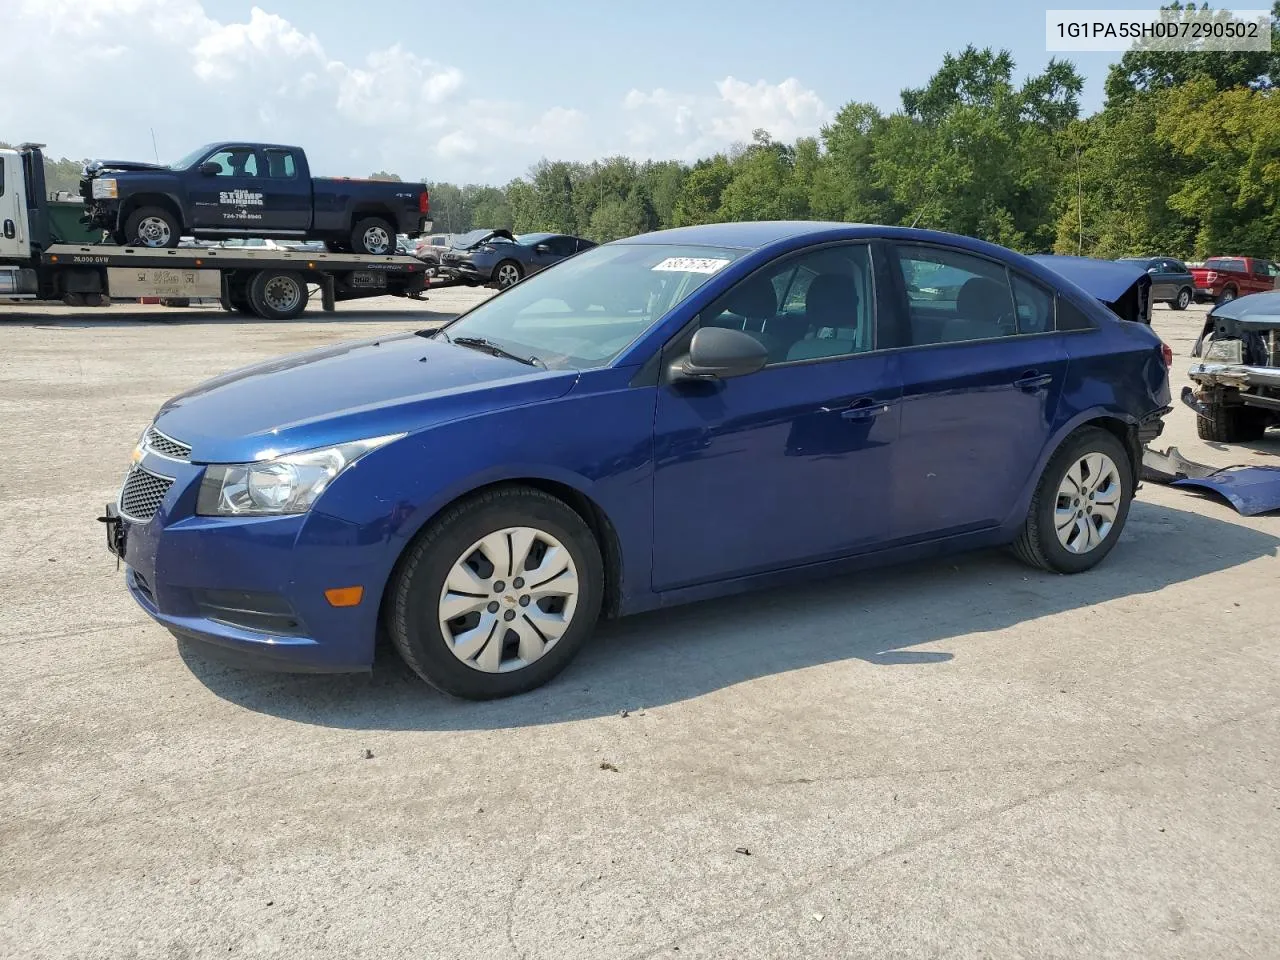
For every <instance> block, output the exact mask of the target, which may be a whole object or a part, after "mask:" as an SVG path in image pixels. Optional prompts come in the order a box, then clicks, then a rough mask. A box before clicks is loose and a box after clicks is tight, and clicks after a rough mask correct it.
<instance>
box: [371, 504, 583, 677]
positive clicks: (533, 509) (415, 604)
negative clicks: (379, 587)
mask: <svg viewBox="0 0 1280 960" xmlns="http://www.w3.org/2000/svg"><path fill="white" fill-rule="evenodd" d="M518 526H523V527H535V528H536V529H538V530H541V531H544V532H545V533H547V534H550V535H551V536H553V537H555V538H556V539H557V540H559V541H560V543H561V544H563V545H564V546H565V548H566V549H567V551H568V553H569V555H570V557H571V558H572V559H573V563H574V565H575V567H576V568H577V573H578V597H577V606H576V608H575V610H574V612H573V614H572V617H571V619H570V621H569V626H568V627H567V628H566V630H565V632H564V633H563V634H562V635H561V636H560V638H559V639H558V640H556V641H555V642H554V643H553V644H551V645H550V646H549V649H547V651H546V652H545V653H544V654H542V655H541V656H540V657H539V658H538V659H536V660H533V662H532V663H530V664H529V665H528V666H524V667H520V668H518V669H513V670H511V671H509V672H506V673H491V672H485V671H483V670H481V669H479V668H478V667H473V666H469V665H468V664H466V663H464V662H463V661H462V660H460V659H459V658H458V657H457V656H455V655H454V653H453V652H452V650H451V649H450V646H449V642H450V641H449V639H447V638H446V637H445V631H444V630H443V629H442V628H441V624H440V621H439V603H440V597H441V593H442V591H443V589H444V585H445V581H446V579H447V578H448V576H449V574H450V571H451V570H452V569H453V567H454V565H455V564H457V563H458V562H459V561H460V560H463V559H465V556H464V551H466V550H468V548H469V547H470V546H471V545H472V544H475V543H477V542H478V541H479V540H481V539H482V538H484V537H486V536H488V535H489V534H491V533H494V532H496V531H499V530H502V529H504V528H506V527H518ZM514 584H515V581H514V580H512V581H511V582H510V583H509V584H507V586H508V587H509V588H513V587H514ZM603 584H604V564H603V562H602V560H601V558H600V547H599V544H597V543H596V539H595V537H594V536H593V535H592V533H591V529H590V528H589V527H588V526H587V524H586V522H585V521H584V520H583V519H582V517H580V516H579V515H578V514H577V513H576V512H575V511H574V510H573V509H571V508H570V507H569V506H568V505H567V504H565V503H564V502H563V501H561V500H558V499H556V498H555V497H553V496H551V495H550V494H547V493H544V492H542V491H541V490H536V489H534V488H532V487H522V486H512V487H498V488H495V489H493V490H489V491H487V492H485V493H481V494H479V495H477V496H475V497H472V498H470V499H468V500H464V501H462V502H460V503H458V504H456V505H454V506H452V507H449V508H448V509H447V510H446V511H445V512H444V513H443V514H441V516H439V517H438V518H437V519H436V520H434V521H432V522H431V523H430V524H429V525H428V526H427V527H426V528H425V529H424V530H423V531H422V532H421V533H420V534H419V535H418V536H417V538H416V539H415V540H414V541H413V543H412V544H410V546H409V547H408V549H407V550H406V551H405V553H404V555H403V556H402V557H401V559H400V563H399V564H398V565H397V568H396V572H395V573H394V574H393V575H392V578H391V584H390V589H389V591H388V593H387V600H386V603H385V606H384V608H383V618H384V622H385V624H386V627H387V632H388V633H389V634H390V636H391V639H392V641H393V643H394V644H395V646H396V649H397V650H398V651H399V652H400V656H401V657H403V658H404V661H405V663H407V664H408V665H409V667H410V668H411V669H412V670H413V671H414V672H415V673H417V674H418V676H420V677H422V679H424V680H425V681H427V683H429V684H431V686H433V687H435V688H436V689H437V690H440V691H441V692H443V693H447V694H449V695H451V696H455V697H462V698H464V699H467V700H490V699H493V698H496V697H506V696H511V695H513V694H517V693H523V692H525V691H527V690H532V689H533V688H534V687H538V686H541V685H542V684H544V683H546V682H547V681H548V680H550V679H551V678H552V677H554V676H555V675H556V674H558V673H559V672H560V671H561V670H563V669H564V668H565V667H566V666H567V665H568V664H569V661H570V660H572V659H573V657H574V655H575V654H577V652H578V651H579V650H580V649H581V647H582V645H583V644H584V643H585V642H586V641H587V638H588V637H589V636H590V635H591V633H592V632H593V631H594V629H595V625H596V622H597V620H598V619H599V616H600V605H601V601H602V599H603V595H604V591H603ZM508 592H509V593H510V592H513V591H512V590H508ZM503 616H504V617H505V616H506V613H505V612H504V614H503ZM502 622H504V621H498V622H497V624H495V626H498V625H500V624H501V623H502ZM491 636H492V639H491V640H489V641H488V642H487V643H486V644H485V647H487V646H489V644H492V643H494V642H498V643H503V644H505V643H507V642H508V641H509V640H510V638H511V636H513V634H510V633H509V632H508V629H507V628H505V627H503V628H502V630H501V634H499V633H496V632H495V633H493V634H492V635H491ZM482 649H483V648H482ZM499 653H501V648H500V649H499ZM479 655H480V653H479V652H477V654H476V657H479Z"/></svg>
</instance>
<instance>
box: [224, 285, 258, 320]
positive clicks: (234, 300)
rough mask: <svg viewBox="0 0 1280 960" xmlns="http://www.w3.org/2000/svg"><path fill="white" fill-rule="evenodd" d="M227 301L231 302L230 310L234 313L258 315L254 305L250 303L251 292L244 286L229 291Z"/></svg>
mask: <svg viewBox="0 0 1280 960" xmlns="http://www.w3.org/2000/svg"><path fill="white" fill-rule="evenodd" d="M227 302H228V303H230V304H231V307H230V310H231V312H232V313H238V314H240V315H242V316H245V317H256V316H257V313H255V312H254V309H253V305H252V304H250V303H249V293H248V291H247V290H245V289H243V288H241V289H238V290H230V291H228V292H227Z"/></svg>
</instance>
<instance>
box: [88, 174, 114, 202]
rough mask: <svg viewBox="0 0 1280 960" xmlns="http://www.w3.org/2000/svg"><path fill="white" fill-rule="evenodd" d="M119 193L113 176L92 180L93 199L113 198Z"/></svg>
mask: <svg viewBox="0 0 1280 960" xmlns="http://www.w3.org/2000/svg"><path fill="white" fill-rule="evenodd" d="M119 195H120V192H119V188H118V187H117V186H116V181H115V178H114V177H106V178H105V179H98V180H94V181H93V199H95V200H115V199H116V198H117V197H118V196H119Z"/></svg>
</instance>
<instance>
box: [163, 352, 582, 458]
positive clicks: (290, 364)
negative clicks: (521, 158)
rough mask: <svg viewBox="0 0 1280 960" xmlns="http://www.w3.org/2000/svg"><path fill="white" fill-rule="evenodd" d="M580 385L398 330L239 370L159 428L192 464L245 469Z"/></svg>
mask: <svg viewBox="0 0 1280 960" xmlns="http://www.w3.org/2000/svg"><path fill="white" fill-rule="evenodd" d="M576 379H577V372H576V371H547V370H541V369H537V368H534V367H529V366H527V365H525V364H522V363H519V362H517V361H515V360H508V359H505V358H502V357H494V356H490V355H489V354H486V353H481V352H480V351H478V350H472V349H470V348H467V347H460V346H457V345H454V344H450V343H446V342H444V341H438V340H434V339H429V338H426V337H420V336H417V335H415V334H411V333H409V334H399V335H396V336H392V337H383V338H381V339H378V340H360V341H356V342H353V343H342V344H337V345H334V346H330V347H324V348H321V349H318V350H311V351H308V352H306V353H300V354H295V355H293V356H289V357H282V358H280V359H278V360H271V361H268V362H266V363H260V364H256V365H254V366H250V367H245V368H243V369H240V370H233V371H231V372H230V373H226V374H223V375H222V376H220V377H216V378H214V379H213V380H209V381H207V382H205V383H202V384H201V385H200V386H198V387H196V388H195V389H193V390H189V391H187V392H186V393H184V394H181V395H180V396H177V397H174V398H173V399H172V400H170V401H169V402H168V403H166V404H165V405H164V406H163V407H162V408H161V410H160V413H159V414H158V415H157V417H156V421H155V423H156V427H157V428H158V429H159V430H160V431H161V432H163V433H165V434H167V435H168V436H170V437H172V438H173V439H175V440H179V441H181V442H182V443H185V444H188V445H189V446H190V447H191V459H192V460H193V461H195V462H198V463H244V462H248V461H252V460H260V459H264V458H266V457H270V456H276V455H279V454H283V453H289V452H293V451H296V450H309V449H313V448H315V447H322V446H328V445H330V444H334V443H344V442H347V441H350V440H357V439H362V438H365V437H375V436H385V435H387V434H394V433H407V432H411V431H414V430H418V429H422V428H424V427H428V426H431V425H433V424H436V423H444V422H446V421H449V420H455V419H460V418H462V417H466V416H471V415H474V414H476V413H482V412H485V411H488V410H495V409H503V408H507V407H514V406H522V405H525V404H530V403H537V402H540V401H545V400H552V399H555V398H556V397H560V396H563V395H564V394H565V393H567V392H568V391H569V390H570V389H571V388H572V386H573V384H574V382H575V380H576Z"/></svg>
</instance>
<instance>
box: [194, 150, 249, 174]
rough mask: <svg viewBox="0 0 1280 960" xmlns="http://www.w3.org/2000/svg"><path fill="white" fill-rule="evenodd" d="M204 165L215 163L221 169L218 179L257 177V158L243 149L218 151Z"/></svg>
mask: <svg viewBox="0 0 1280 960" xmlns="http://www.w3.org/2000/svg"><path fill="white" fill-rule="evenodd" d="M205 162H206V163H216V164H217V165H218V166H219V167H221V168H222V169H221V170H219V171H218V173H217V176H219V177H256V176H257V175H258V157H257V155H256V154H255V153H254V152H253V151H252V150H248V149H245V148H243V147H233V148H231V149H228V150H219V151H218V152H217V153H215V154H214V155H213V156H211V157H210V158H209V159H208V160H206V161H205Z"/></svg>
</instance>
